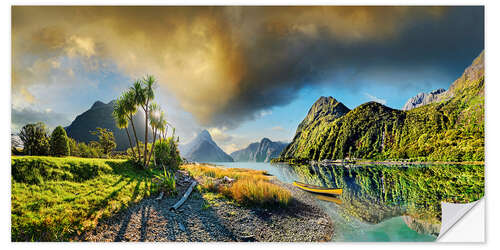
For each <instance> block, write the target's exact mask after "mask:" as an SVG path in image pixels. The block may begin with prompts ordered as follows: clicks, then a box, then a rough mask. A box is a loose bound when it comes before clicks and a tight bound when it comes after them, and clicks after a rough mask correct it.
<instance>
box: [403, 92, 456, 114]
mask: <svg viewBox="0 0 500 250" xmlns="http://www.w3.org/2000/svg"><path fill="white" fill-rule="evenodd" d="M445 92H446V90H445V89H443V88H440V89H436V90H433V91H431V92H429V93H418V94H417V95H416V96H414V97H412V98H410V99H408V101H407V102H406V103H405V105H404V106H403V110H410V109H414V108H416V107H420V106H423V105H426V104H429V103H432V102H435V101H437V100H439V99H440V97H441V96H442V95H443V94H444V93H445Z"/></svg>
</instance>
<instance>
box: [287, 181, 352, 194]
mask: <svg viewBox="0 0 500 250" xmlns="http://www.w3.org/2000/svg"><path fill="white" fill-rule="evenodd" d="M293 185H294V186H296V187H298V188H300V189H302V190H305V191H308V192H312V193H317V194H337V195H341V194H342V188H325V187H320V186H314V185H309V184H305V183H302V182H297V181H294V182H293Z"/></svg>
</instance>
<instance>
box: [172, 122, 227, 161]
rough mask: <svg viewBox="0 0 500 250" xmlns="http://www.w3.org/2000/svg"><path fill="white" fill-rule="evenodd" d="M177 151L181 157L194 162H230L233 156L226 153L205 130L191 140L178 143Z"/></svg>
mask: <svg viewBox="0 0 500 250" xmlns="http://www.w3.org/2000/svg"><path fill="white" fill-rule="evenodd" d="M179 151H180V153H181V156H182V157H183V158H186V160H188V161H196V162H232V161H233V158H232V157H231V156H229V155H228V154H226V152H224V151H223V150H222V149H221V148H220V147H219V146H217V143H215V142H214V141H213V140H212V136H211V135H210V133H209V132H208V131H207V130H203V131H202V132H201V133H199V134H198V135H197V136H196V137H195V138H194V139H193V140H192V141H190V142H189V143H187V144H184V145H180V146H179Z"/></svg>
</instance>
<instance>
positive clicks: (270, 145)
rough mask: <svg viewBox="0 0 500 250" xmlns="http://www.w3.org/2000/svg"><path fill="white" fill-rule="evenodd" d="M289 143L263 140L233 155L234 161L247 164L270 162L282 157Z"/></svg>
mask: <svg viewBox="0 0 500 250" xmlns="http://www.w3.org/2000/svg"><path fill="white" fill-rule="evenodd" d="M286 146H287V143H283V142H273V141H271V140H269V139H268V138H263V139H262V140H261V141H260V142H254V143H251V144H250V145H248V147H246V148H244V149H241V150H238V151H234V152H232V153H231V157H233V159H234V161H245V162H269V161H271V159H273V158H276V157H278V156H279V155H280V153H281V151H283V149H284V148H285V147H286Z"/></svg>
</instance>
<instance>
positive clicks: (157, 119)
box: [145, 103, 163, 167]
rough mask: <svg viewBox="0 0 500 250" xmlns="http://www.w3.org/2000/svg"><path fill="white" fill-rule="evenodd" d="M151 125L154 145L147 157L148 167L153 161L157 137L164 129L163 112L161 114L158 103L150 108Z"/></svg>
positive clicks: (152, 104)
mask: <svg viewBox="0 0 500 250" xmlns="http://www.w3.org/2000/svg"><path fill="white" fill-rule="evenodd" d="M148 109H149V112H150V114H149V117H150V118H149V124H150V125H151V128H152V129H153V144H152V145H151V152H149V155H148V156H147V161H146V165H145V166H146V167H147V166H149V162H150V161H151V155H153V152H154V147H155V143H156V136H157V134H158V132H159V131H160V132H161V129H162V123H163V122H162V119H163V114H162V113H163V112H160V107H159V106H158V104H156V103H151V104H150V106H149V108H148Z"/></svg>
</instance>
